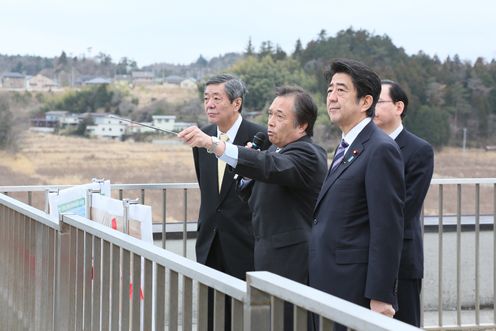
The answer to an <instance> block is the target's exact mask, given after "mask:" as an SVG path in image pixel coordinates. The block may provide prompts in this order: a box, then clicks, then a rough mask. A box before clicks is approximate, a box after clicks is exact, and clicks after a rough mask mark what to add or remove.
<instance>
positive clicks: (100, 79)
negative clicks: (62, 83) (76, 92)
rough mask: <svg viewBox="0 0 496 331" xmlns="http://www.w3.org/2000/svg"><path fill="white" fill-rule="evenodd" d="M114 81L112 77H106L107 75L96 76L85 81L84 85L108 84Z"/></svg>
mask: <svg viewBox="0 0 496 331" xmlns="http://www.w3.org/2000/svg"><path fill="white" fill-rule="evenodd" d="M110 83H112V79H111V78H105V77H96V78H93V79H90V80H87V81H84V82H83V85H86V86H87V85H108V84H110Z"/></svg>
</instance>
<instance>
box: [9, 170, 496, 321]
mask: <svg viewBox="0 0 496 331" xmlns="http://www.w3.org/2000/svg"><path fill="white" fill-rule="evenodd" d="M57 187H59V188H62V187H67V186H50V185H45V186H22V187H12V186H11V187H6V186H4V187H0V192H6V193H9V194H13V195H14V194H17V195H19V194H22V195H24V197H26V194H27V198H28V203H30V202H32V200H31V201H29V199H30V198H31V199H32V197H33V195H34V194H36V192H38V193H41V194H42V195H43V194H44V192H46V191H47V190H48V189H51V188H57ZM112 190H113V192H114V194H116V193H117V194H118V195H119V197H121V198H122V197H123V196H124V195H125V194H126V192H128V191H133V192H136V191H138V192H139V193H140V194H139V195H140V199H141V202H142V203H146V202H147V201H148V200H147V199H145V197H146V198H147V197H148V196H151V195H152V194H151V193H150V194H149V193H148V192H149V191H156V192H160V196H161V197H160V199H161V201H162V202H163V203H162V211H163V214H162V215H161V221H162V223H161V226H162V232H163V236H162V247H165V238H166V235H165V229H166V226H165V224H166V222H165V220H167V217H166V215H167V213H168V208H169V207H170V206H171V205H178V203H177V202H173V203H171V202H169V203H167V192H170V191H171V190H173V191H176V192H181V191H182V192H183V193H182V199H183V202H182V203H179V204H182V207H183V208H184V209H183V217H182V219H179V220H178V221H179V223H175V225H178V224H180V227H181V228H182V231H181V235H180V238H181V239H182V240H183V242H182V246H183V255H185V253H186V238H187V237H188V236H187V234H188V232H190V231H191V230H190V229H188V228H187V226H188V225H189V222H188V216H187V215H188V209H191V208H193V209H197V208H198V206H196V205H192V204H189V205H188V203H187V200H188V196H189V192H190V191H191V190H198V185H197V184H196V183H186V184H183V183H179V184H117V185H116V184H113V185H112ZM21 192H22V193H21ZM145 192H146V193H145ZM423 223H424V232H425V233H424V238H425V240H424V243H425V246H426V247H425V254H426V261H429V264H426V268H425V269H426V275H425V277H424V282H423V291H422V302H423V309H422V311H423V314H422V325H424V327H425V328H426V329H428V330H446V329H449V330H463V329H485V328H488V327H492V328H496V310H495V309H494V302H495V300H496V291H494V288H496V232H495V231H494V224H495V223H496V179H495V178H477V179H476V178H467V179H433V180H432V182H431V187H430V190H429V193H428V196H427V198H426V202H425V210H424V216H423ZM167 225H168V226H169V225H170V224H167ZM45 241H46V240H45Z"/></svg>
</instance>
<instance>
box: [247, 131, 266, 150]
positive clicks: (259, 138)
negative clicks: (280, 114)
mask: <svg viewBox="0 0 496 331" xmlns="http://www.w3.org/2000/svg"><path fill="white" fill-rule="evenodd" d="M265 140H267V135H266V134H265V133H263V132H257V134H256V135H255V136H254V137H253V141H252V143H251V144H252V145H251V148H252V149H256V150H258V151H259V150H260V149H262V146H263V144H264V143H265Z"/></svg>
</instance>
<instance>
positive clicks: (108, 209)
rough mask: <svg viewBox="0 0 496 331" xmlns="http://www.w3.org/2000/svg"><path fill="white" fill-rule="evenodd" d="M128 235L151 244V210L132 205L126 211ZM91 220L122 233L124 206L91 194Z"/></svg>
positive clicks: (146, 207) (113, 200)
mask: <svg viewBox="0 0 496 331" xmlns="http://www.w3.org/2000/svg"><path fill="white" fill-rule="evenodd" d="M128 219H129V223H128V224H129V233H128V234H129V235H130V236H132V237H135V238H137V239H141V240H144V241H147V242H150V243H153V235H152V208H151V207H150V206H146V205H139V204H132V205H129V209H128ZM91 220H92V221H95V222H98V223H101V224H103V225H106V226H108V227H110V228H112V229H114V230H117V231H121V232H123V231H124V206H123V203H122V201H121V200H117V199H112V198H109V197H105V196H102V195H99V194H93V196H92V201H91Z"/></svg>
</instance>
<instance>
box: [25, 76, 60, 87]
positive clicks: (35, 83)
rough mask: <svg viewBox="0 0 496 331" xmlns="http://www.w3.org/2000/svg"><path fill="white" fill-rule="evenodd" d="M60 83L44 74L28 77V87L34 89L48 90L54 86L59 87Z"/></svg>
mask: <svg viewBox="0 0 496 331" xmlns="http://www.w3.org/2000/svg"><path fill="white" fill-rule="evenodd" d="M58 86H59V85H58V84H57V82H55V81H54V80H52V79H50V78H48V77H46V76H43V75H40V74H38V75H36V76H34V77H30V78H29V79H28V89H29V90H34V91H47V90H51V89H54V88H57V87H58Z"/></svg>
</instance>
